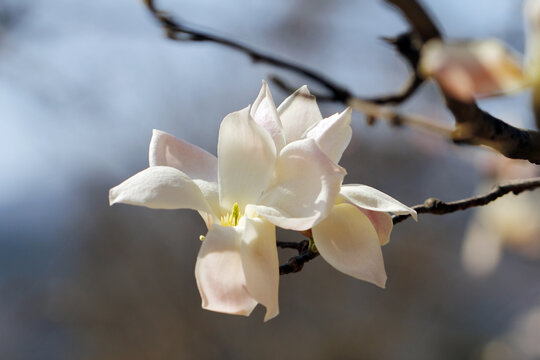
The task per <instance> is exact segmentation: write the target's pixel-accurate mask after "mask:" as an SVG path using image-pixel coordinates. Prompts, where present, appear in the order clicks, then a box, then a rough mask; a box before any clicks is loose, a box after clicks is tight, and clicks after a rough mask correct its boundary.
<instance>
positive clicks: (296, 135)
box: [278, 85, 322, 143]
mask: <svg viewBox="0 0 540 360" xmlns="http://www.w3.org/2000/svg"><path fill="white" fill-rule="evenodd" d="M278 113H279V117H280V119H281V124H282V125H283V132H284V133H285V140H286V142H287V143H290V142H293V141H295V140H298V139H301V138H302V137H303V135H304V134H305V132H306V131H307V130H308V129H309V128H311V127H312V126H313V125H315V124H316V123H318V122H319V121H321V120H322V115H321V112H320V110H319V106H318V105H317V101H315V96H313V95H311V93H310V92H309V90H308V88H307V86H305V85H304V86H302V87H301V88H300V89H298V90H296V91H295V92H294V93H293V94H292V95H291V96H289V97H288V98H287V99H285V100H284V101H283V102H282V103H281V105H279V107H278Z"/></svg>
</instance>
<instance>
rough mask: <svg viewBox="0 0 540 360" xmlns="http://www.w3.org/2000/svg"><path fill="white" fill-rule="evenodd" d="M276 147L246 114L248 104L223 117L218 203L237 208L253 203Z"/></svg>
mask: <svg viewBox="0 0 540 360" xmlns="http://www.w3.org/2000/svg"><path fill="white" fill-rule="evenodd" d="M275 163H276V147H275V145H274V141H273V140H272V138H271V137H270V134H269V133H268V132H267V131H266V130H265V129H263V128H262V127H261V126H260V125H258V124H257V123H256V122H255V121H253V119H252V118H251V116H250V115H249V108H245V109H243V110H240V111H237V112H234V113H232V114H229V115H227V116H226V117H225V119H223V122H222V123H221V127H220V130H219V140H218V168H219V171H218V177H219V196H220V203H221V206H222V207H223V208H225V209H230V208H231V207H232V206H233V204H234V203H238V205H239V206H240V209H244V208H245V206H246V205H247V204H252V203H255V202H256V201H257V200H258V199H259V197H260V196H261V194H262V192H263V191H264V190H265V189H266V188H267V187H268V185H269V184H270V181H271V179H272V175H273V173H274V169H275Z"/></svg>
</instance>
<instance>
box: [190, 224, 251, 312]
mask: <svg viewBox="0 0 540 360" xmlns="http://www.w3.org/2000/svg"><path fill="white" fill-rule="evenodd" d="M241 236H242V229H240V228H238V227H224V226H221V225H214V226H213V227H212V228H211V229H210V231H209V232H208V234H207V235H206V238H205V240H204V241H203V243H202V246H201V249H200V250H199V255H198V257H197V264H196V265H195V278H196V280H197V287H198V288H199V292H200V294H201V298H202V307H203V309H206V310H211V311H217V312H222V313H226V314H233V315H244V316H248V315H249V314H251V312H252V311H253V309H254V308H255V306H257V301H256V300H255V299H253V298H252V297H251V296H250V295H249V293H248V291H247V287H246V276H245V273H244V268H243V265H242V258H241V256H240V243H241Z"/></svg>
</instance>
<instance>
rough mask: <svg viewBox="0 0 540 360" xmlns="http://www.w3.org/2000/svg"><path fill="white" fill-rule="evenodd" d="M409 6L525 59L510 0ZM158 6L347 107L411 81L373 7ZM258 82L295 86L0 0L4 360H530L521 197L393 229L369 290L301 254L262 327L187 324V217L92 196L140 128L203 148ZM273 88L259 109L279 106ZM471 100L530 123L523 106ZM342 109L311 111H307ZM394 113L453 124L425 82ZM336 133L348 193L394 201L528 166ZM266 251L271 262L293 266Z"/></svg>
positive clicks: (139, 157)
mask: <svg viewBox="0 0 540 360" xmlns="http://www.w3.org/2000/svg"><path fill="white" fill-rule="evenodd" d="M423 3H424V4H425V5H426V7H427V8H428V10H429V11H430V12H431V14H432V15H434V16H435V18H436V19H437V20H438V22H439V24H440V25H441V26H442V28H443V29H444V30H445V33H446V34H447V35H448V36H449V37H451V38H455V39H467V38H485V37H498V38H501V39H503V40H504V41H506V42H507V43H509V44H510V45H511V46H512V47H513V48H514V49H516V50H517V51H520V52H522V51H523V44H524V34H523V20H522V14H521V2H520V1H515V0H500V1H496V2H495V1H489V0H477V1H467V0H454V1H451V2H448V1H442V0H424V1H423ZM157 5H158V7H159V8H162V9H166V10H168V11H170V12H171V13H172V14H174V15H175V16H177V17H178V18H181V19H184V20H186V21H188V22H189V23H194V24H201V25H204V26H206V27H208V28H211V29H214V30H215V31H217V32H219V33H220V34H224V35H228V36H231V37H233V38H236V39H239V40H241V41H244V42H246V43H248V44H252V45H253V46H255V47H257V48H259V49H262V50H265V51H267V52H270V53H274V54H276V55H279V56H281V57H283V58H285V59H289V60H292V61H294V62H297V63H300V64H303V65H305V66H309V67H311V68H313V69H316V70H318V71H320V72H322V73H324V74H326V75H328V76H330V77H332V78H334V79H336V80H337V81H338V82H339V83H341V84H343V85H344V86H346V87H348V88H350V89H351V90H354V91H355V92H356V93H357V94H359V95H363V96H368V97H373V96H376V95H384V94H389V93H393V92H396V91H398V90H399V89H400V88H401V87H402V86H403V85H404V83H405V82H406V81H407V79H408V69H407V66H406V65H405V63H404V62H403V61H401V59H400V58H399V57H398V56H397V55H396V54H395V53H394V52H393V51H392V49H391V48H390V47H389V46H388V45H386V44H385V43H384V42H383V41H381V40H380V37H381V36H394V35H397V34H399V33H400V32H403V31H405V30H406V29H407V24H406V23H405V22H404V21H403V19H402V18H401V16H400V14H399V13H398V12H397V11H396V10H394V9H393V8H391V7H389V6H386V4H385V3H383V1H382V0H355V1H353V0H274V1H265V0H256V1H252V0H236V1H234V2H222V1H217V0H183V1H179V0H162V1H158V2H157ZM272 73H277V74H280V75H281V76H283V77H285V79H287V80H288V81H289V82H290V83H293V84H297V85H298V86H300V85H303V84H304V83H305V80H304V79H301V78H299V77H297V76H294V75H291V74H288V73H284V72H280V71H278V70H276V69H273V68H270V67H268V66H265V65H257V64H252V63H251V62H250V61H249V59H248V58H247V57H246V56H245V55H243V54H239V53H235V52H233V51H230V50H228V49H224V48H221V47H219V46H217V45H213V44H205V43H178V42H171V41H168V40H166V39H165V38H164V36H163V34H162V32H161V29H160V28H159V27H158V26H157V24H156V23H155V22H154V21H153V19H152V18H151V16H150V15H149V14H148V13H147V11H146V10H145V8H144V7H143V5H142V3H141V2H139V1H136V0H116V1H108V0H95V1H86V2H83V1H68V0H47V1H40V0H0V139H1V141H0V150H1V153H2V156H0V168H1V169H2V170H1V177H0V358H1V359H8V360H10V359H13V360H19V359H24V360H33V359H36V360H47V359H83V360H86V359H104V360H108V359H116V360H121V359H131V360H134V359H135V360H137V359H254V358H257V359H276V358H284V359H286V358H295V359H314V360H317V359H482V360H485V359H489V360H492V359H494V360H500V359H538V358H540V345H539V343H540V342H539V341H538V340H540V339H539V336H540V335H539V334H540V281H539V279H540V262H539V261H538V258H539V257H540V245H539V244H540V230H539V229H538V226H536V227H535V226H529V225H531V224H533V225H534V224H540V219H538V214H539V213H540V212H539V211H538V210H539V209H538V206H539V205H538V204H540V199H539V198H538V194H534V193H529V194H523V195H521V196H520V197H515V196H513V195H510V196H509V197H508V200H507V199H505V201H506V202H505V203H504V205H502V206H501V205H498V206H496V204H498V202H496V203H495V204H494V205H493V208H492V209H493V210H490V211H487V212H486V211H484V210H483V209H482V210H480V211H473V210H469V211H465V212H460V213H454V214H450V215H446V216H443V217H437V216H431V215H425V216H420V221H419V222H418V223H414V222H413V221H411V220H407V221H406V222H404V223H401V224H399V225H398V226H396V228H395V229H394V232H393V236H392V241H391V242H390V243H389V244H388V245H386V246H385V247H384V248H383V253H384V258H385V264H386V270H387V273H388V278H389V280H388V283H387V288H386V289H385V290H382V289H379V288H377V287H375V286H373V285H371V284H368V283H364V282H361V281H357V280H355V279H353V278H350V277H347V276H345V275H343V274H341V273H339V272H338V271H336V270H334V269H333V268H332V267H330V266H329V265H328V264H326V263H325V262H324V261H323V260H322V259H321V258H317V259H315V260H314V261H313V262H311V263H309V264H307V265H306V266H305V268H304V270H303V271H302V272H300V273H298V274H292V275H286V276H282V277H281V279H280V280H281V283H280V308H281V314H280V315H279V316H278V317H277V318H275V319H274V320H272V321H270V322H268V323H263V321H262V319H263V309H262V308H257V309H256V310H255V311H254V313H253V314H252V316H251V317H249V318H243V317H234V316H228V315H223V314H218V313H212V312H208V311H204V310H202V309H201V307H200V298H199V294H198V291H197V287H196V284H195V279H194V275H193V269H194V265H195V260H196V255H197V252H198V248H199V245H200V243H199V241H198V237H199V235H201V234H202V233H204V231H205V226H204V223H203V222H202V221H201V219H200V218H199V217H198V215H197V214H196V213H195V212H193V211H183V210H179V211H158V210H150V209H146V208H138V207H130V206H124V205H119V206H114V207H109V206H108V190H109V188H111V187H113V186H115V185H117V184H118V183H120V182H122V181H123V180H124V179H126V178H127V177H129V176H131V175H133V174H134V173H136V172H138V171H140V170H142V169H144V168H145V167H147V161H148V160H147V156H148V144H149V141H150V137H151V133H152V129H153V128H156V129H160V130H164V131H167V132H169V133H171V134H174V135H176V136H177V137H179V138H181V139H183V140H186V141H189V142H191V143H194V144H197V145H199V146H201V147H203V148H205V149H206V150H208V151H210V152H212V153H214V154H215V152H216V143H217V134H218V127H219V123H220V121H221V119H222V118H223V117H224V116H225V115H226V114H228V113H230V112H232V111H236V110H238V109H241V108H243V107H245V106H247V105H248V104H249V103H251V102H252V101H253V100H254V99H255V97H256V95H257V93H258V91H259V88H260V86H261V80H262V79H267V78H268V75H269V74H272ZM308 85H311V84H309V83H308ZM271 88H272V89H273V95H274V99H275V101H276V103H279V102H280V101H281V100H283V99H284V98H285V97H286V96H287V95H288V94H285V93H283V92H281V91H280V90H279V89H277V88H276V87H275V86H272V85H271ZM313 89H317V88H316V87H313ZM481 105H482V107H483V108H485V109H487V110H489V111H491V112H492V113H493V114H494V115H496V116H500V117H502V118H504V119H505V120H507V121H508V122H510V123H512V124H514V125H518V126H525V127H532V126H533V125H532V124H533V122H532V115H531V113H530V111H529V107H528V94H527V93H522V94H516V95H514V96H511V97H506V98H498V99H489V100H484V101H482V102H481ZM342 109H343V106H342V105H339V104H322V105H321V111H322V113H323V115H325V116H328V115H331V114H333V113H335V112H336V111H340V110H342ZM402 110H403V111H406V112H409V113H414V114H423V115H426V116H429V117H431V118H433V119H436V120H437V121H439V122H441V123H445V124H452V119H451V118H450V117H449V115H448V113H447V112H446V111H445V110H444V107H443V104H442V102H441V99H440V95H439V93H438V90H437V88H436V86H434V85H432V84H426V85H424V86H423V87H422V88H421V89H420V91H419V92H418V93H417V94H416V95H415V97H414V98H413V99H411V100H410V101H409V102H407V104H404V105H403V106H402ZM352 126H353V129H354V136H353V139H352V141H351V145H350V147H349V148H348V150H347V151H346V153H345V155H344V158H343V160H342V162H341V164H342V165H343V166H344V167H345V168H346V169H347V170H348V175H347V177H346V182H347V183H364V184H368V185H371V186H374V187H376V188H378V189H380V190H382V191H384V192H386V193H388V194H390V195H392V196H394V197H396V198H397V199H399V200H401V201H402V202H404V203H406V204H408V205H414V204H418V203H421V202H423V201H424V200H425V199H426V198H428V197H437V198H440V199H442V200H448V201H450V200H457V199H460V198H465V197H468V196H472V195H474V194H475V193H476V192H477V191H479V189H481V188H483V187H485V186H486V184H488V183H490V182H493V181H498V180H501V179H508V178H512V177H524V176H534V174H535V173H537V169H536V168H534V167H531V166H528V165H527V164H526V163H524V162H520V161H512V162H511V163H509V162H507V161H505V160H503V159H501V157H500V156H497V155H493V154H491V153H489V151H487V150H485V149H473V148H458V147H456V146H454V145H451V144H447V143H446V142H445V141H443V140H441V139H439V138H436V137H432V136H431V135H427V134H424V133H422V132H419V131H418V130H413V129H406V128H392V127H389V126H388V125H387V124H386V123H383V122H378V123H376V124H375V125H374V126H367V125H366V124H365V121H364V118H363V116H362V114H359V113H356V114H354V115H353V124H352ZM523 199H524V200H523ZM499 201H501V200H499ZM486 209H487V208H486ZM511 214H514V215H515V214H523V215H516V216H509V215H511ZM531 214H532V217H531ZM535 215H536V217H534V216H535ZM490 224H497V226H490ZM499 225H500V226H499ZM525 230H527V231H525ZM516 234H517V235H516ZM278 237H279V239H280V240H294V239H295V240H300V239H301V237H299V236H298V235H297V234H291V233H288V232H285V231H281V232H278ZM281 251H282V252H281V253H280V256H281V257H282V260H283V261H286V259H287V258H288V257H289V256H292V255H293V253H290V252H287V251H285V250H281Z"/></svg>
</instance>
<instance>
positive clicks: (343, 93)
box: [144, 0, 352, 102]
mask: <svg viewBox="0 0 540 360" xmlns="http://www.w3.org/2000/svg"><path fill="white" fill-rule="evenodd" d="M144 3H145V5H146V7H147V8H148V10H150V12H151V13H152V15H154V17H155V18H156V19H157V20H158V21H159V22H160V23H161V25H162V26H163V28H164V29H165V31H166V32H167V36H168V37H169V38H170V39H172V40H180V41H183V40H189V41H209V42H213V43H216V44H220V45H223V46H225V47H228V48H231V49H233V50H237V51H240V52H243V53H245V54H247V55H248V56H249V57H251V59H252V60H253V61H254V62H262V63H266V64H269V65H273V66H276V67H279V68H281V69H285V70H289V71H292V72H295V73H298V74H301V75H303V76H305V77H307V78H309V79H311V80H314V81H316V82H317V83H319V84H321V85H323V86H324V87H325V88H326V89H328V90H329V91H330V93H331V95H329V96H330V97H332V99H333V100H334V101H342V102H344V101H345V100H346V99H348V98H350V97H351V96H352V94H351V93H350V92H349V90H347V89H345V88H343V87H342V86H340V85H338V84H337V83H335V82H334V81H332V80H330V79H329V78H327V77H326V76H324V75H322V74H320V73H317V72H315V71H313V70H311V69H308V68H306V67H303V66H300V65H297V64H293V63H292V62H289V61H286V60H283V59H279V58H277V57H275V56H273V55H270V54H265V53H263V52H262V51H259V50H256V49H254V48H252V47H249V46H247V45H245V44H242V43H240V42H238V41H235V40H232V39H228V38H225V37H223V36H219V35H216V34H212V33H209V32H204V31H201V30H198V29H195V28H191V27H189V26H187V25H185V24H184V23H182V22H179V21H177V20H175V19H174V18H173V17H172V16H170V15H169V14H167V13H166V12H164V11H160V10H158V9H157V8H156V7H155V4H154V1H153V0H144Z"/></svg>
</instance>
